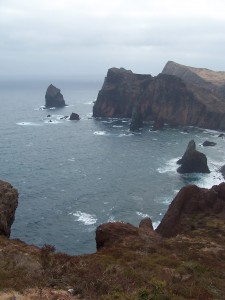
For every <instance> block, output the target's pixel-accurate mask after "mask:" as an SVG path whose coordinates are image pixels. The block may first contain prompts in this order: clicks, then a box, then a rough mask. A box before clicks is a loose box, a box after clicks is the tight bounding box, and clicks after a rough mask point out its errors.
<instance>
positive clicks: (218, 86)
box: [162, 61, 225, 101]
mask: <svg viewBox="0 0 225 300" xmlns="http://www.w3.org/2000/svg"><path fill="white" fill-rule="evenodd" d="M162 73H163V74H167V75H175V76H177V77H179V78H181V79H183V80H184V81H185V82H186V83H191V84H193V85H197V86H201V87H203V88H205V89H208V90H211V91H213V92H214V93H216V94H218V95H220V96H222V97H223V99H224V101H225V72H221V71H219V72H215V71H212V70H209V69H205V68H193V67H189V66H185V65H181V64H178V63H176V62H173V61H168V62H167V64H166V65H165V67H164V69H163V71H162Z"/></svg>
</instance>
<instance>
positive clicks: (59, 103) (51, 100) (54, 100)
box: [45, 84, 66, 108]
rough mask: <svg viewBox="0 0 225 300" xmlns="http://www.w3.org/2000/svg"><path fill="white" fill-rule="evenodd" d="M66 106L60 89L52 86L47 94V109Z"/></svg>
mask: <svg viewBox="0 0 225 300" xmlns="http://www.w3.org/2000/svg"><path fill="white" fill-rule="evenodd" d="M65 105H66V103H65V100H64V98H63V95H62V94H61V92H60V89H58V88H56V87H55V86H54V85H52V84H50V85H49V87H48V88H47V91H46V94H45V107H46V108H51V107H64V106H65Z"/></svg>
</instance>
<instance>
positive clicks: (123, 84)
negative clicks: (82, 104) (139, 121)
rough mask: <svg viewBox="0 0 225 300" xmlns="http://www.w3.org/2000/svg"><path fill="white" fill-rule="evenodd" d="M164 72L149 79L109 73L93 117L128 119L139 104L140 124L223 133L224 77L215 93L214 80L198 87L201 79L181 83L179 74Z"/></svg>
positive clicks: (221, 77)
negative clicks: (152, 122) (160, 123)
mask: <svg viewBox="0 0 225 300" xmlns="http://www.w3.org/2000/svg"><path fill="white" fill-rule="evenodd" d="M175 69H176V68H175ZM165 70H166V69H165V68H164V71H163V73H161V74H159V75H158V76H156V77H152V76H151V75H140V74H134V73H132V72H131V71H127V70H125V69H117V68H112V69H109V70H108V73H107V76H106V78H105V81H104V84H103V86H102V89H101V90H100V92H99V94H98V97H97V100H96V102H95V104H94V107H93V116H94V117H119V118H120V117H126V118H131V117H132V111H133V109H134V107H135V106H136V105H137V103H140V112H141V115H142V117H143V120H144V121H149V120H163V121H164V122H165V123H167V124H170V125H182V126H187V125H192V126H199V127H202V128H210V129H220V130H223V129H225V96H224V95H225V94H224V95H223V93H222V91H223V89H224V87H223V84H224V86H225V77H223V76H220V80H219V82H221V84H220V88H219V89H217V88H213V87H215V86H216V83H215V82H217V81H216V80H214V81H213V80H212V82H211V83H210V84H208V83H207V81H206V80H205V79H204V82H206V83H207V84H200V83H201V82H202V81H203V79H201V78H200V79H199V80H194V82H193V81H185V80H184V79H185V78H183V77H184V76H180V78H179V76H178V75H179V72H176V74H175V75H170V74H165V73H169V71H168V68H167V71H168V72H166V71H165ZM204 70H205V69H204ZM212 72H213V71H212ZM171 73H172V72H171ZM214 73H216V74H217V72H213V75H215V74H214ZM207 74H208V73H207ZM210 74H211V73H210ZM213 75H207V76H208V77H210V76H211V77H213ZM193 76H194V75H193ZM196 76H197V75H196ZM205 76H206V75H205ZM218 76H219V75H218ZM189 77H190V76H189ZM211 77H210V78H211ZM213 78H214V77H213ZM209 86H210V88H209Z"/></svg>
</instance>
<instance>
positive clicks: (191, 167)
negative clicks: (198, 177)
mask: <svg viewBox="0 0 225 300" xmlns="http://www.w3.org/2000/svg"><path fill="white" fill-rule="evenodd" d="M177 164H179V165H181V166H180V167H179V168H178V169H177V172H178V173H181V174H183V173H210V171H209V168H208V165H207V158H206V155H205V154H204V153H202V152H199V151H197V150H196V145H195V141H194V140H191V141H190V142H189V143H188V146H187V149H186V151H185V153H184V155H183V156H182V158H181V159H179V160H178V161H177Z"/></svg>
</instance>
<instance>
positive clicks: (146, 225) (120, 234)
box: [95, 218, 161, 250]
mask: <svg viewBox="0 0 225 300" xmlns="http://www.w3.org/2000/svg"><path fill="white" fill-rule="evenodd" d="M95 240H96V248H97V250H100V249H102V248H111V247H119V248H121V247H124V248H129V247H131V246H132V247H135V245H137V246H138V247H139V245H142V246H143V244H146V245H147V244H152V243H157V242H160V240H161V238H160V236H159V235H158V234H157V233H156V232H155V231H154V230H153V227H152V222H151V220H150V219H149V218H146V219H144V220H142V221H141V223H140V225H139V228H138V227H135V226H133V225H131V224H129V223H122V222H114V223H105V224H101V225H100V226H98V227H97V229H96V238H95Z"/></svg>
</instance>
